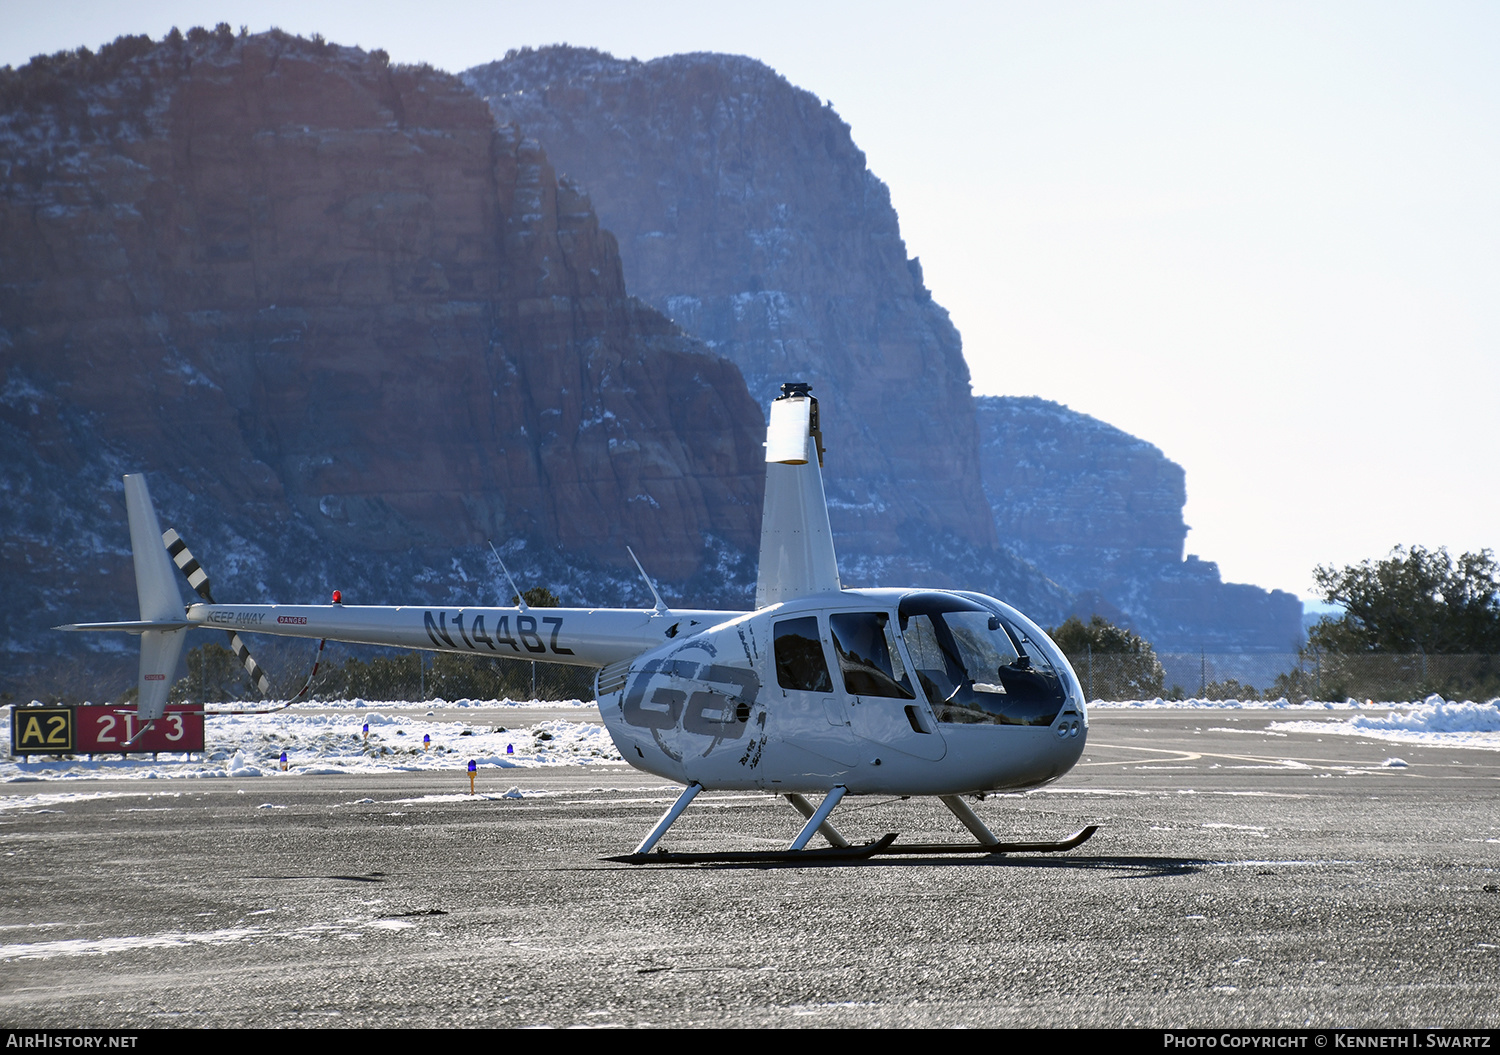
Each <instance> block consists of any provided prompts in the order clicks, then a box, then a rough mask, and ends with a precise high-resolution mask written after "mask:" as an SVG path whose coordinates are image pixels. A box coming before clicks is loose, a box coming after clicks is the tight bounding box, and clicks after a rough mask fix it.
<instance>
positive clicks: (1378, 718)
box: [1270, 695, 1500, 765]
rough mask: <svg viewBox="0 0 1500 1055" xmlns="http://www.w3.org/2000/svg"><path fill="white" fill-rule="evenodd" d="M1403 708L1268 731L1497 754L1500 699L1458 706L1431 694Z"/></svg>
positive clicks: (1280, 724) (1275, 726) (1277, 726)
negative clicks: (1338, 736)
mask: <svg viewBox="0 0 1500 1055" xmlns="http://www.w3.org/2000/svg"><path fill="white" fill-rule="evenodd" d="M1402 706H1403V707H1407V708H1409V709H1408V710H1393V711H1391V712H1390V713H1389V714H1384V715H1374V714H1360V715H1356V716H1354V717H1353V718H1349V719H1346V720H1344V721H1341V722H1307V721H1303V722H1272V723H1271V726H1270V728H1271V729H1273V730H1279V731H1283V732H1298V733H1302V732H1316V733H1318V734H1320V735H1326V734H1328V733H1333V734H1335V735H1342V736H1361V737H1365V738H1366V739H1370V740H1389V741H1391V742H1392V743H1397V744H1423V745H1426V746H1429V747H1473V748H1481V749H1485V750H1490V751H1500V700H1490V701H1489V702H1488V703H1474V702H1472V701H1470V700H1464V701H1463V702H1462V703H1460V702H1458V701H1455V700H1445V699H1443V698H1442V697H1441V696H1437V695H1433V696H1429V697H1427V699H1425V700H1423V701H1422V702H1421V703H1419V704H1403V705H1402ZM1395 762H1400V759H1388V760H1387V765H1390V764H1391V763H1395ZM1401 764H1402V765H1404V764H1405V763H1401Z"/></svg>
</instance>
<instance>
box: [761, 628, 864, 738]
mask: <svg viewBox="0 0 1500 1055" xmlns="http://www.w3.org/2000/svg"><path fill="white" fill-rule="evenodd" d="M772 636H773V638H774V639H775V645H774V648H775V654H776V659H775V662H776V685H777V688H778V689H779V690H780V692H781V700H780V702H779V703H776V704H773V705H772V707H771V708H770V710H771V720H772V726H771V728H770V730H769V732H770V733H771V736H772V738H773V739H775V740H780V741H782V742H783V743H787V744H791V745H793V746H795V747H799V748H802V749H803V750H804V751H811V752H812V753H813V754H815V755H821V756H822V757H823V758H830V759H832V760H833V761H835V762H837V763H839V764H840V765H843V766H852V765H854V763H855V761H856V760H857V759H858V758H859V752H858V750H857V749H856V747H855V744H854V736H853V734H851V733H850V731H849V723H848V716H847V715H846V714H845V713H844V711H843V709H842V707H841V704H840V702H839V700H838V698H837V696H836V694H835V692H834V688H833V678H832V677H830V676H829V673H828V659H827V653H826V652H825V650H824V648H823V637H822V634H821V633H820V632H819V630H818V617H817V616H815V615H807V616H801V617H799V618H796V619H781V620H778V621H777V622H776V624H775V627H774V628H773V630H772ZM771 699H772V700H775V693H774V692H773V693H772V695H771Z"/></svg>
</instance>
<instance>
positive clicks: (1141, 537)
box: [975, 396, 1302, 651]
mask: <svg viewBox="0 0 1500 1055" xmlns="http://www.w3.org/2000/svg"><path fill="white" fill-rule="evenodd" d="M975 403H976V408H977V412H978V420H979V432H980V465H981V467H982V468H983V471H984V485H985V490H986V491H987V493H988V494H989V500H990V504H991V507H992V508H993V510H994V515H995V526H996V529H997V530H998V531H999V533H1000V537H1001V539H1002V540H1003V541H1004V542H1005V544H1006V545H1009V546H1011V547H1013V548H1014V549H1015V550H1016V552H1017V553H1019V554H1020V555H1021V556H1023V557H1025V558H1026V559H1027V560H1030V561H1032V562H1033V563H1035V564H1036V565H1037V567H1039V568H1041V569H1042V570H1043V571H1045V572H1046V573H1047V574H1048V575H1049V576H1051V577H1052V578H1053V579H1055V580H1056V581H1057V582H1059V583H1061V584H1062V585H1063V586H1065V587H1067V588H1068V589H1069V590H1072V591H1074V592H1075V594H1076V595H1077V600H1076V601H1075V606H1076V607H1077V608H1078V609H1079V610H1087V609H1094V610H1097V611H1099V612H1101V613H1102V614H1105V615H1109V616H1111V617H1112V618H1116V619H1118V620H1120V621H1122V622H1125V623H1128V624H1129V625H1130V626H1132V627H1133V628H1135V629H1136V630H1138V631H1139V632H1140V633H1142V634H1144V635H1145V636H1146V637H1147V638H1148V639H1149V640H1150V641H1152V642H1153V644H1155V646H1156V647H1157V649H1158V650H1162V651H1172V650H1185V651H1197V650H1199V649H1206V650H1208V651H1219V650H1225V649H1243V648H1260V649H1275V650H1281V651H1286V650H1290V649H1292V648H1295V647H1296V645H1297V644H1298V643H1299V642H1300V641H1301V625H1302V624H1301V620H1302V605H1301V602H1300V601H1298V600H1297V598H1296V597H1294V596H1292V595H1291V594H1289V593H1284V592H1282V591H1280V590H1274V591H1269V592H1268V591H1266V590H1262V589H1260V588H1259V587H1256V586H1246V585H1240V584H1233V583H1225V582H1222V581H1221V580H1220V577H1219V570H1218V567H1217V565H1215V564H1213V563H1212V562H1209V561H1202V560H1199V559H1198V558H1197V557H1196V556H1192V555H1189V556H1188V557H1187V558H1186V559H1184V557H1183V552H1182V551H1183V541H1184V540H1185V539H1186V537H1187V531H1188V527H1187V524H1185V523H1184V522H1183V519H1182V509H1183V505H1184V503H1186V501H1187V489H1186V482H1185V476H1184V474H1183V471H1182V467H1181V466H1179V465H1177V464H1176V463H1175V462H1172V461H1169V460H1168V459H1167V457H1166V456H1165V455H1164V454H1162V452H1161V451H1160V450H1158V449H1157V448H1156V447H1154V446H1152V445H1151V444H1149V443H1147V442H1145V441H1144V440H1140V439H1137V438H1136V437H1134V436H1131V435H1129V434H1127V433H1125V432H1122V431H1121V430H1119V429H1117V428H1115V427H1114V426H1112V425H1107V424H1105V423H1104V422H1102V421H1100V420H1098V419H1097V418H1092V417H1089V416H1088V415H1087V414H1080V413H1078V412H1077V411H1073V410H1069V409H1068V408H1067V407H1065V406H1062V405H1061V404H1059V403H1052V402H1049V401H1048V400H1045V399H1037V398H1035V397H1029V398H1022V397H994V396H989V397H981V398H979V399H977V400H976V401H975Z"/></svg>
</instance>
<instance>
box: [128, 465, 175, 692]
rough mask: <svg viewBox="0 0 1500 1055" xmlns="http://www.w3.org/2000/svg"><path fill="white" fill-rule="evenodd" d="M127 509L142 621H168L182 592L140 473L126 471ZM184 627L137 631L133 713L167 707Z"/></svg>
mask: <svg viewBox="0 0 1500 1055" xmlns="http://www.w3.org/2000/svg"><path fill="white" fill-rule="evenodd" d="M125 512H126V514H127V515H128V516H129V518H130V552H131V555H132V556H133V557H134V558H135V591H136V595H137V596H138V597H139V598H140V602H141V622H143V623H144V622H170V621H172V620H180V619H181V618H182V613H183V606H182V595H181V594H180V593H178V592H177V577H176V573H175V572H174V571H173V570H172V561H171V559H170V558H169V557H168V556H167V549H166V547H165V546H164V545H162V539H161V524H160V523H159V522H158V521H157V519H156V510H155V509H154V508H153V507H152V505H151V492H150V491H148V490H146V478H145V477H144V476H139V475H135V476H127V477H125ZM186 642H187V630H186V629H182V630H147V631H145V632H144V633H142V634H141V675H140V680H139V681H138V682H137V683H136V689H137V696H136V706H135V709H136V714H137V715H139V716H140V717H142V718H160V717H161V716H162V715H163V714H164V713H166V707H167V694H168V693H169V692H171V690H172V675H173V674H175V673H177V661H178V660H179V659H181V658H182V646H183V645H184V644H185V643H186Z"/></svg>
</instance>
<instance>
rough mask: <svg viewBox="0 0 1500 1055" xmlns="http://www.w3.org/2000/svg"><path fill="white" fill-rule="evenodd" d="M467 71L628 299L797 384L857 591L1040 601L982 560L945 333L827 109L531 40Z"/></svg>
mask: <svg viewBox="0 0 1500 1055" xmlns="http://www.w3.org/2000/svg"><path fill="white" fill-rule="evenodd" d="M464 78H465V80H466V81H467V82H468V83H469V84H471V85H472V86H474V88H475V90H476V91H478V92H479V93H480V94H482V95H483V96H484V97H485V98H486V100H487V101H488V102H489V104H490V107H491V109H493V111H494V112H495V115H496V117H497V118H498V119H499V120H500V121H502V122H515V123H516V124H517V125H518V126H519V127H520V128H521V129H523V132H524V134H526V135H529V136H535V137H536V138H537V139H538V141H540V142H541V143H542V145H543V146H544V148H545V149H546V150H547V152H548V155H549V156H550V157H552V159H553V160H554V162H555V163H556V164H557V166H558V168H559V170H560V171H562V172H565V173H567V174H568V175H569V176H570V177H572V178H575V179H577V180H578V181H579V182H580V183H581V184H583V185H584V186H585V187H587V188H588V191H589V193H590V195H591V196H592V198H593V201H594V204H595V207H596V208H597V209H598V211H599V216H600V221H601V222H602V223H603V224H604V226H605V227H607V228H608V229H609V230H611V231H613V232H614V233H615V235H616V236H617V237H618V238H619V241H620V255H621V258H622V259H623V261H624V265H625V275H626V283H627V285H628V286H629V287H630V289H631V291H632V292H633V293H635V294H636V295H637V296H640V297H642V298H643V299H645V300H647V301H649V302H650V303H651V304H653V305H654V306H655V307H657V308H659V309H661V310H662V311H663V312H665V313H666V314H668V315H670V316H671V317H672V318H673V319H674V320H676V321H677V322H678V323H680V324H681V325H682V326H683V328H684V329H686V330H687V331H688V332H690V333H692V334H695V335H696V336H698V337H700V338H702V339H703V340H704V341H705V342H706V343H707V344H709V345H710V346H711V347H712V348H713V349H714V350H715V351H716V352H718V353H720V354H722V355H726V356H728V357H729V358H731V359H733V360H734V361H735V363H737V364H738V365H739V367H740V370H741V372H743V374H744V375H745V379H746V382H747V383H748V385H749V386H750V390H751V392H752V393H754V395H755V396H756V398H757V399H758V400H760V401H761V402H764V401H765V400H766V399H768V398H769V397H770V396H771V395H773V394H774V393H775V391H776V388H777V386H779V385H780V383H781V382H782V381H785V380H792V379H800V380H807V381H811V382H812V383H813V389H814V393H815V394H816V395H817V396H818V397H819V399H820V401H821V402H822V406H823V407H824V414H825V419H826V421H827V422H828V432H829V438H828V461H827V466H826V472H825V477H826V483H827V487H828V492H829V499H830V503H831V520H832V526H833V529H834V533H835V535H836V536H837V541H838V545H839V554H840V558H841V560H842V561H843V562H844V563H845V565H846V568H847V569H848V570H849V571H850V573H851V575H852V576H853V579H854V581H868V580H862V579H861V576H862V575H869V576H880V577H883V576H895V577H896V579H895V581H898V582H905V581H911V576H913V575H915V576H918V577H922V576H924V575H925V576H927V577H928V578H929V580H930V578H931V576H932V575H933V574H936V575H937V576H938V577H939V578H940V579H943V580H945V581H953V582H957V581H958V580H960V579H963V578H965V577H967V578H968V581H969V584H970V585H976V584H975V583H974V580H973V577H972V576H973V571H974V564H975V562H976V561H979V562H983V561H986V560H988V561H990V562H991V563H992V564H995V565H996V566H995V568H994V571H993V574H995V575H998V576H1000V577H1002V578H1006V579H1007V580H1008V581H1007V582H1006V584H1005V585H1006V586H1007V588H1008V589H1010V590H1012V591H1014V590H1019V591H1021V594H1022V596H1021V597H1020V598H1019V599H1020V600H1022V601H1023V602H1025V601H1027V600H1033V601H1035V602H1037V603H1040V604H1042V605H1043V606H1052V605H1054V604H1055V602H1056V600H1057V594H1056V591H1055V590H1053V589H1052V588H1051V587H1049V586H1048V585H1046V584H1045V583H1044V582H1043V581H1042V580H1041V579H1040V578H1039V577H1038V576H1037V575H1036V574H1035V572H1034V570H1031V569H1026V568H1024V567H1023V566H1020V565H1018V564H1016V563H1015V562H1014V561H1013V560H1012V559H1010V558H1009V557H1008V556H1006V555H1005V554H1004V553H1002V552H1001V551H998V550H997V548H996V536H995V529H994V524H993V522H992V519H991V516H990V511H989V506H988V504H987V503H986V501H985V497H984V493H983V488H982V485H981V482H980V475H979V466H978V456H977V434H976V431H975V423H974V411H973V405H972V402H971V398H970V390H969V373H968V368H967V366H966V365H965V363H964V359H963V353H962V348H961V345H960V341H959V335H958V332H957V331H956V330H955V329H954V327H953V325H952V323H951V322H950V321H949V319H948V314H947V312H946V311H944V310H943V309H942V308H941V307H940V306H939V305H938V304H937V303H936V302H934V301H933V299H932V297H931V295H930V294H929V293H928V291H927V289H926V288H925V287H924V286H923V283H922V272H921V267H920V266H919V265H918V263H917V261H916V260H911V259H908V258H907V255H906V247H905V244H904V243H903V242H902V240H901V232H900V228H899V225H898V223H897V217H896V212H895V210H894V209H893V208H892V206H891V199H890V194H889V192H888V190H887V189H886V187H885V185H884V184H883V183H881V182H880V180H878V179H877V178H876V177H875V176H874V175H873V174H872V173H871V172H870V171H869V169H868V168H867V167H866V164H865V157H864V154H863V153H861V151H860V150H859V149H858V147H856V146H855V145H854V141H853V139H852V137H851V135H850V130H849V126H848V125H846V124H845V123H844V122H843V121H842V120H840V119H839V117H838V115H837V114H836V113H834V111H833V110H832V109H831V108H830V107H828V106H825V105H824V104H823V103H822V102H821V101H820V100H819V99H818V98H817V97H816V96H814V95H812V94H810V93H808V92H806V91H802V90H800V89H798V88H795V87H793V86H792V85H790V84H789V83H787V81H786V80H785V79H784V78H782V77H781V76H779V75H778V74H777V73H775V71H773V70H771V69H769V68H768V67H766V66H765V65H763V64H761V63H759V62H756V61H754V60H751V59H746V58H740V57H737V56H731V55H710V54H697V55H675V56H671V57H669V58H663V59H658V60H656V61H654V62H648V63H641V62H637V61H633V60H632V61H624V60H619V59H615V58H613V57H611V56H609V55H605V54H602V53H600V52H597V51H590V50H584V49H578V48H567V47H554V48H544V49H541V50H538V51H532V50H529V49H528V50H524V51H521V52H513V53H511V54H510V55H508V56H507V57H506V58H505V60H504V61H501V62H496V63H492V64H490V65H487V66H481V67H476V68H475V69H472V70H469V71H468V72H467V73H465V74H464ZM944 548H946V550H945V552H943V553H940V552H939V550H942V549H944ZM959 553H963V554H964V556H962V557H958V556H957V554H959ZM955 561H956V563H954V562H955ZM1002 565H1003V568H1002V567H1001V566H1002ZM988 585H990V586H995V585H996V584H995V583H994V582H991V583H990V584H988Z"/></svg>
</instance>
